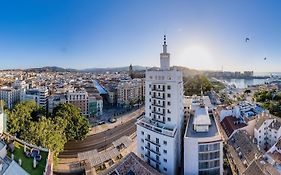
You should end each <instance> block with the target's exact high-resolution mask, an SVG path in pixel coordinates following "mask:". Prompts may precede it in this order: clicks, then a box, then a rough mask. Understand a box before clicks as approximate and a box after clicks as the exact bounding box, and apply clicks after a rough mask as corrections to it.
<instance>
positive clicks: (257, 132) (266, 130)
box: [254, 112, 281, 150]
mask: <svg viewBox="0 0 281 175" xmlns="http://www.w3.org/2000/svg"><path fill="white" fill-rule="evenodd" d="M254 137H255V141H256V143H257V145H258V146H259V148H260V149H265V150H268V149H270V148H271V147H272V146H273V145H274V144H275V143H276V142H277V141H278V139H279V138H280V137H281V120H280V118H278V117H275V116H273V115H271V114H269V113H266V112H263V113H261V114H260V115H258V118H257V120H256V124H255V127H254Z"/></svg>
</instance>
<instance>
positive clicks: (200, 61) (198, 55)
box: [178, 45, 217, 70]
mask: <svg viewBox="0 0 281 175" xmlns="http://www.w3.org/2000/svg"><path fill="white" fill-rule="evenodd" d="M178 64H179V65H181V66H186V67H188V68H194V69H204V70H210V69H216V68H217V66H216V63H215V60H214V58H213V56H212V54H211V53H210V52H209V50H208V49H206V48H205V47H202V46H199V45H194V46H189V47H187V48H186V49H184V51H183V52H182V55H181V56H180V57H179V60H178Z"/></svg>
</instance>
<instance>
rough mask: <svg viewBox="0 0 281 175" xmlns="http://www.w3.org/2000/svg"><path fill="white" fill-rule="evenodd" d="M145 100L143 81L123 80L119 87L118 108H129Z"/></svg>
mask: <svg viewBox="0 0 281 175" xmlns="http://www.w3.org/2000/svg"><path fill="white" fill-rule="evenodd" d="M143 100H144V81H143V80H142V79H133V80H121V81H120V82H119V83H118V86H117V106H129V105H131V104H136V103H138V102H140V101H143Z"/></svg>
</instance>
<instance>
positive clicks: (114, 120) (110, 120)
mask: <svg viewBox="0 0 281 175" xmlns="http://www.w3.org/2000/svg"><path fill="white" fill-rule="evenodd" d="M108 121H109V122H110V123H115V122H116V121H117V119H116V118H115V117H111V118H110V119H108Z"/></svg>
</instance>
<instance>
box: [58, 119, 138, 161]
mask: <svg viewBox="0 0 281 175" xmlns="http://www.w3.org/2000/svg"><path fill="white" fill-rule="evenodd" d="M136 121H137V119H136V118H133V119H131V120H130V121H128V122H126V123H123V124H122V125H118V126H116V127H115V128H112V129H109V130H107V131H104V132H100V133H97V134H94V135H90V136H88V137H87V138H86V139H84V140H82V141H69V142H67V143H66V144H65V147H64V151H63V152H62V153H61V154H60V155H59V157H60V158H71V157H77V153H79V152H85V151H90V150H93V149H97V150H98V151H100V150H103V149H105V148H106V147H110V146H111V144H112V142H113V141H115V140H117V139H119V138H121V137H122V136H125V135H126V136H129V135H131V134H133V133H134V132H135V131H136V125H135V122H136Z"/></svg>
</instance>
